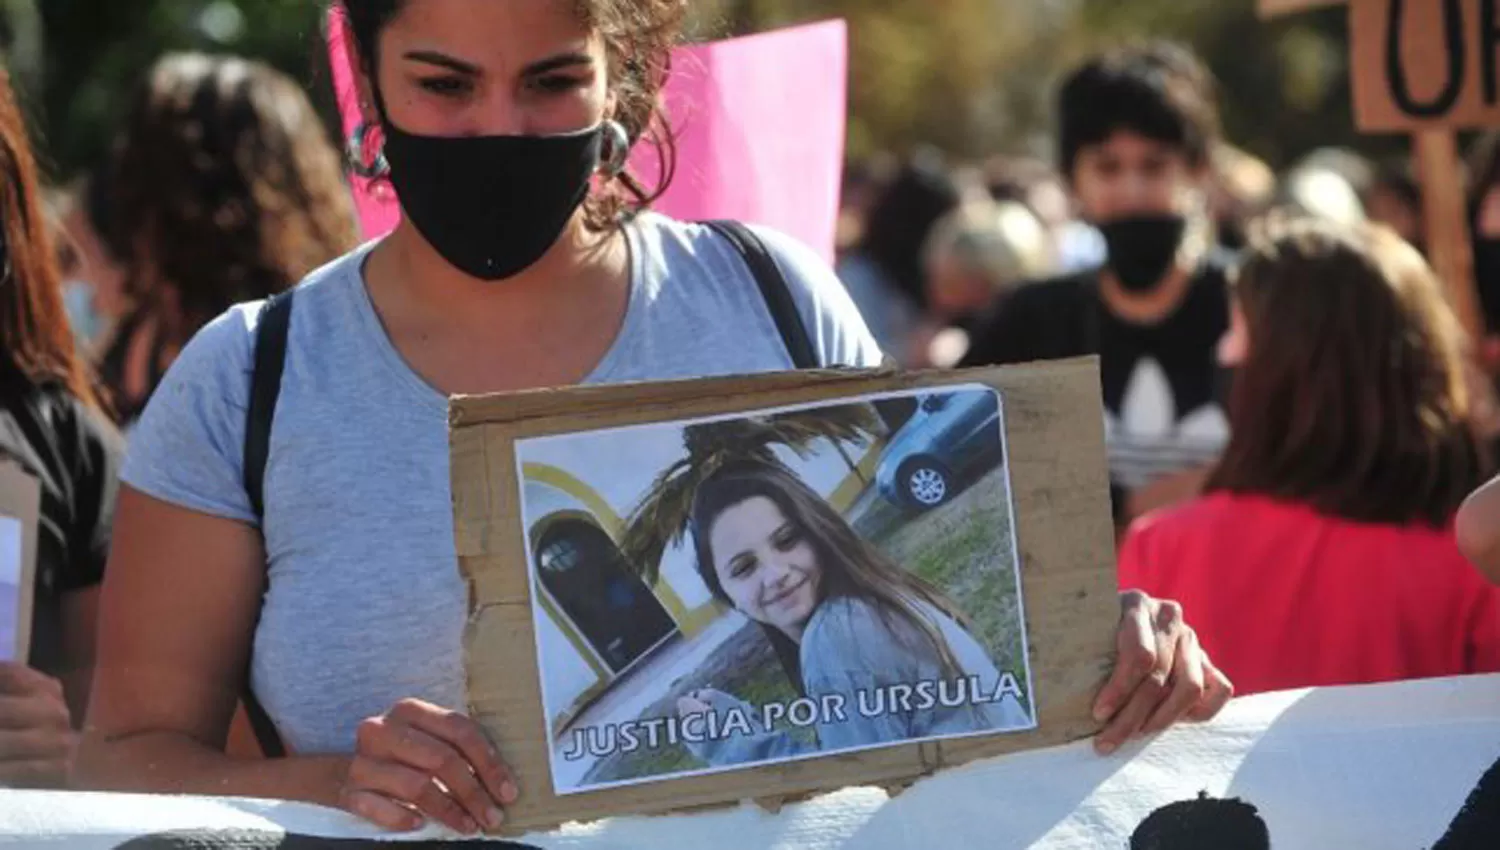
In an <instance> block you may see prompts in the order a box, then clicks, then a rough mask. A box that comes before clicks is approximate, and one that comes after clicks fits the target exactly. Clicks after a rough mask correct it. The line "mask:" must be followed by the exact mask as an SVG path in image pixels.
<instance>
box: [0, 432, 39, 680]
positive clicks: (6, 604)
mask: <svg viewBox="0 0 1500 850" xmlns="http://www.w3.org/2000/svg"><path fill="white" fill-rule="evenodd" d="M41 499H42V490H41V485H40V483H39V482H38V481H37V480H36V478H34V477H32V476H31V475H30V474H29V473H27V472H26V471H25V470H23V469H22V468H21V467H20V466H18V465H17V464H15V463H14V462H13V461H9V460H6V459H4V458H0V661H20V662H25V661H26V659H27V657H28V656H29V655H30V652H31V609H32V599H33V596H34V592H33V589H34V587H35V585H36V535H37V522H38V519H39V516H40V511H41Z"/></svg>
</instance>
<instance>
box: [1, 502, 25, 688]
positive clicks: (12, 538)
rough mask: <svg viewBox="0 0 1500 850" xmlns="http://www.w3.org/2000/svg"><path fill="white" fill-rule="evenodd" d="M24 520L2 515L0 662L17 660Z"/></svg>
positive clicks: (19, 642)
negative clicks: (22, 521)
mask: <svg viewBox="0 0 1500 850" xmlns="http://www.w3.org/2000/svg"><path fill="white" fill-rule="evenodd" d="M21 532H22V526H21V521H20V520H19V519H16V518H14V517H8V516H0V661H16V660H18V659H17V655H19V652H18V647H19V646H20V645H21V641H20V634H19V633H18V632H19V629H20V623H21V555H22V549H21V546H22V537H21Z"/></svg>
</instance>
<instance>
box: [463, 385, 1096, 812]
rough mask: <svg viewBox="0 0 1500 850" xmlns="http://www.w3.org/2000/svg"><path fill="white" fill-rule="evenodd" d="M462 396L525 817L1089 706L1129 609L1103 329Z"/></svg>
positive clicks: (1082, 722)
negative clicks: (967, 353)
mask: <svg viewBox="0 0 1500 850" xmlns="http://www.w3.org/2000/svg"><path fill="white" fill-rule="evenodd" d="M450 415H451V425H452V430H451V435H450V437H451V445H452V476H453V497H454V512H455V532H456V544H457V550H458V555H459V560H460V564H461V566H462V569H463V572H464V575H465V576H466V578H467V580H468V582H469V586H470V589H471V609H472V619H471V622H470V624H469V629H468V633H467V639H466V649H467V653H466V657H467V666H468V676H469V692H470V703H471V705H470V710H471V713H472V714H473V716H474V717H476V718H477V719H478V720H479V721H480V722H481V723H482V724H483V725H484V726H485V728H486V729H487V730H488V731H489V732H490V733H491V734H492V736H493V737H494V739H495V741H496V743H497V744H498V745H499V746H500V748H501V750H502V752H503V754H504V756H505V758H506V760H507V761H508V762H509V763H510V764H511V766H512V768H513V769H514V770H515V771H516V773H517V775H518V779H519V784H520V786H521V788H522V797H521V799H520V801H519V802H518V803H517V804H516V805H515V806H513V807H512V808H511V809H510V811H509V812H508V820H507V825H508V826H509V827H510V828H512V829H515V830H520V831H529V830H539V829H549V828H553V827H556V826H558V825H561V824H565V823H568V822H572V821H592V820H597V819H601V818H608V817H612V816H618V815H627V814H658V813H666V812H673V811H683V810H688V809H694V808H700V807H705V806H719V805H730V804H733V803H736V802H739V801H741V800H745V799H758V800H766V801H774V802H780V801H786V800H791V799H796V798H799V797H804V796H807V795H813V794H817V793H820V792H825V791H834V790H837V789H840V788H844V787H848V786H869V785H874V786H887V787H900V786H904V785H906V784H909V783H910V782H913V781H915V780H917V779H919V778H921V777H923V776H926V775H929V774H932V773H934V772H936V771H938V770H941V769H944V768H948V767H952V766H956V765H959V764H963V763H966V762H969V761H973V760H975V759H979V758H985V757H989V756H996V755H1001V754H1004V753H1009V752H1015V751H1019V750H1029V749H1035V748H1039V747H1046V746H1053V745H1057V744H1061V743H1065V742H1069V741H1075V740H1079V739H1082V738H1086V737H1088V736H1089V735H1091V734H1093V733H1094V732H1095V731H1097V728H1098V724H1097V723H1095V722H1094V720H1093V719H1092V718H1091V716H1090V709H1091V705H1092V700H1093V697H1094V695H1095V694H1096V693H1097V691H1098V689H1099V687H1100V686H1101V685H1102V684H1103V682H1104V680H1105V678H1106V676H1107V675H1108V672H1109V664H1110V659H1111V657H1112V653H1113V643H1114V640H1113V637H1114V630H1115V627H1116V624H1117V621H1118V616H1119V615H1118V602H1117V600H1116V583H1115V575H1114V571H1113V569H1112V564H1113V534H1112V526H1111V521H1110V512H1109V505H1108V486H1107V481H1106V473H1105V469H1106V465H1105V461H1104V440H1103V428H1102V422H1103V414H1102V410H1101V407H1100V400H1099V395H1098V367H1097V361H1096V360H1094V359H1087V360H1078V361H1063V362H1057V363H1048V364H1041V365H1036V366H1027V367H1019V368H1000V369H986V370H976V371H972V372H967V373H929V374H896V373H890V372H849V371H845V372H811V373H792V374H782V375H767V376H760V377H742V378H720V379H706V380H699V381H681V382H671V383H662V384H636V385H626V386H613V387H581V388H572V389H563V390H555V391H544V392H531V393H522V394H514V395H505V396H496V397H487V398H461V399H456V400H454V402H453V404H452V407H451V410H450ZM699 536H701V539H699Z"/></svg>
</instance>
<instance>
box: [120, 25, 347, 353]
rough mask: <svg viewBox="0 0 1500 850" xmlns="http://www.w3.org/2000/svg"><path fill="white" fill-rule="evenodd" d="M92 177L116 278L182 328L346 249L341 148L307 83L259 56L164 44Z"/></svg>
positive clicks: (180, 332)
mask: <svg viewBox="0 0 1500 850" xmlns="http://www.w3.org/2000/svg"><path fill="white" fill-rule="evenodd" d="M105 177H106V178H107V180H108V186H109V190H110V193H111V195H112V198H111V204H110V207H111V209H110V213H109V219H110V221H109V231H110V232H109V233H108V234H107V239H108V242H109V244H110V245H112V246H114V247H115V249H116V250H118V251H120V252H121V253H122V256H121V257H120V258H119V259H120V260H121V262H122V264H123V265H124V266H125V269H126V288H127V291H128V294H129V295H130V297H131V298H132V299H135V300H136V301H137V305H138V309H142V310H145V311H148V312H151V313H154V314H155V315H157V316H158V317H159V318H160V320H161V321H162V322H163V326H164V327H165V328H166V330H167V333H168V334H169V338H170V339H172V340H173V341H176V342H181V341H185V340H186V339H187V338H188V337H189V336H191V335H192V334H193V333H194V332H195V331H196V330H197V329H198V328H199V327H201V326H202V325H203V324H204V323H206V322H207V321H208V320H210V319H212V318H213V317H214V316H216V315H218V314H219V313H221V312H223V311H224V310H226V309H228V308H229V307H230V306H232V305H233V304H236V303H239V302H242V301H250V300H255V299H260V298H265V297H267V296H269V295H272V294H274V293H276V292H280V291H282V290H284V289H287V288H289V287H291V286H293V285H295V284H296V283H297V281H299V280H301V279H302V278H303V277H305V276H306V275H307V274H308V273H309V272H311V271H313V270H314V269H316V268H318V267H319V266H321V265H323V264H325V263H327V262H328V261H330V260H332V259H333V258H335V257H337V256H339V255H340V254H343V253H345V252H346V251H348V250H350V249H352V248H353V247H354V246H355V245H356V244H357V242H358V224H357V219H356V218H355V214H354V205H353V200H352V197H351V195H350V193H349V191H348V188H347V186H346V184H345V183H344V180H343V171H342V167H341V161H340V157H339V154H338V152H337V150H336V149H335V148H334V147H333V145H332V144H331V143H330V141H329V138H328V134H327V132H326V130H325V128H324V126H323V124H322V123H321V121H320V120H319V118H318V115H317V113H316V111H315V110H314V109H313V106H312V104H311V102H310V101H309V100H308V97H307V95H306V93H305V92H304V91H303V90H302V88H301V87H300V86H298V84H297V83H296V82H295V81H293V80H292V78H291V77H289V76H287V75H285V74H282V73H281V72H279V71H276V70H274V69H272V68H271V67H269V66H267V65H264V64H262V63H260V62H255V61H251V60H247V59H242V58H238V57H232V56H208V55H204V54H197V53H188V54H177V55H172V56H168V57H166V58H164V59H162V60H161V61H159V62H158V63H157V64H156V66H155V67H154V68H153V69H152V70H151V72H150V73H149V74H148V75H147V77H146V79H145V82H144V84H143V85H142V86H141V88H140V90H139V91H138V93H137V94H136V97H135V101H134V103H133V104H132V107H131V110H130V113H129V117H128V119H127V121H126V125H125V128H124V131H123V134H122V136H121V138H120V139H119V140H118V143H117V146H116V148H115V150H114V152H113V155H112V157H111V161H110V163H109V166H108V169H107V172H106V174H105Z"/></svg>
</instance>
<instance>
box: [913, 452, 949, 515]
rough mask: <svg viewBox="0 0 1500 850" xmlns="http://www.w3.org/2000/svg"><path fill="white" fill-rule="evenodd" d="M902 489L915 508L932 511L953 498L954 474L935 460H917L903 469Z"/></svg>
mask: <svg viewBox="0 0 1500 850" xmlns="http://www.w3.org/2000/svg"><path fill="white" fill-rule="evenodd" d="M901 489H902V491H903V492H904V493H905V494H906V498H907V499H908V500H909V501H910V502H911V504H912V506H913V507H915V508H918V509H920V510H924V511H925V510H931V509H933V508H936V507H938V506H939V505H942V504H944V503H946V502H947V501H948V500H949V499H951V498H953V496H954V481H953V474H952V473H951V472H949V471H948V469H947V467H945V466H943V465H942V464H940V463H938V462H937V461H935V460H931V459H929V458H917V459H915V460H911V461H907V463H906V465H905V466H903V467H902V468H901Z"/></svg>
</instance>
